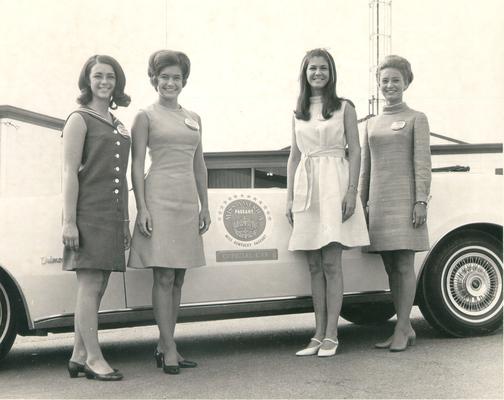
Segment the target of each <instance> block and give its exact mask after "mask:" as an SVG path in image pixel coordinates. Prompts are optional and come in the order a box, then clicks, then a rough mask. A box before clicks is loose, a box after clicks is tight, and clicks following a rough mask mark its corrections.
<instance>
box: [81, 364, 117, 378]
mask: <svg viewBox="0 0 504 400" xmlns="http://www.w3.org/2000/svg"><path fill="white" fill-rule="evenodd" d="M84 373H85V374H86V378H87V379H96V380H97V381H120V380H121V379H122V378H123V377H124V376H123V374H121V373H120V372H119V371H118V370H117V369H114V371H112V372H109V373H108V374H99V373H97V372H95V371H93V370H92V369H91V368H90V367H89V366H88V365H87V364H84Z"/></svg>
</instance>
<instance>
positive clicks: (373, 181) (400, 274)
mask: <svg viewBox="0 0 504 400" xmlns="http://www.w3.org/2000/svg"><path fill="white" fill-rule="evenodd" d="M376 77H377V80H378V84H379V87H380V90H381V92H382V93H383V97H384V98H385V101H386V105H385V106H384V107H383V112H382V114H380V115H379V116H377V117H374V118H371V119H369V120H368V121H367V125H366V132H365V135H364V140H363V155H362V168H361V170H362V176H361V199H362V202H363V204H364V206H365V207H367V208H368V216H369V239H370V242H371V245H370V246H369V250H370V251H372V252H378V253H380V255H381V257H382V259H383V263H384V265H385V269H386V271H387V274H388V278H389V285H390V290H391V294H392V299H393V302H394V306H395V309H396V312H397V323H396V326H395V329H394V333H393V335H392V336H391V337H389V338H388V339H387V340H386V341H384V342H382V343H377V344H376V347H378V348H385V349H389V350H390V351H403V350H406V348H407V346H408V345H412V344H414V343H415V339H416V336H415V331H414V330H413V328H412V327H411V323H410V319H409V315H410V312H411V308H412V306H413V301H414V298H415V291H416V278H415V271H414V257H415V252H417V251H425V250H428V249H429V237H428V232H427V225H426V223H425V222H426V220H427V201H428V199H429V192H430V183H431V158H430V145H429V135H430V130H429V124H428V122H427V117H426V116H425V114H423V113H421V112H419V111H415V110H412V109H411V108H409V107H408V106H407V105H406V103H404V102H403V92H404V91H405V90H406V89H407V88H408V86H409V85H410V84H411V81H412V80H413V73H412V72H411V66H410V63H409V62H408V61H407V60H406V59H404V58H402V57H399V56H388V57H386V58H385V59H384V60H383V61H382V62H381V63H380V65H379V66H378V69H377V72H376Z"/></svg>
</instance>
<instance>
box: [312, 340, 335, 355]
mask: <svg viewBox="0 0 504 400" xmlns="http://www.w3.org/2000/svg"><path fill="white" fill-rule="evenodd" d="M325 341H328V342H331V343H332V344H333V345H334V346H332V347H331V348H330V349H323V348H320V349H319V350H318V353H317V356H319V357H332V356H334V355H335V354H336V350H338V345H339V342H338V339H336V340H333V339H330V338H325V339H324V340H322V342H325Z"/></svg>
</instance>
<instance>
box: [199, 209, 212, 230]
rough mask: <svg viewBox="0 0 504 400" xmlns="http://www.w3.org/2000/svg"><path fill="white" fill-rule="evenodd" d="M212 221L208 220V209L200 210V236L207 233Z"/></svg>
mask: <svg viewBox="0 0 504 400" xmlns="http://www.w3.org/2000/svg"><path fill="white" fill-rule="evenodd" d="M211 222H212V221H211V220H210V212H209V211H208V208H203V209H201V211H200V213H199V233H200V235H203V234H204V233H205V232H206V231H208V228H210V223H211Z"/></svg>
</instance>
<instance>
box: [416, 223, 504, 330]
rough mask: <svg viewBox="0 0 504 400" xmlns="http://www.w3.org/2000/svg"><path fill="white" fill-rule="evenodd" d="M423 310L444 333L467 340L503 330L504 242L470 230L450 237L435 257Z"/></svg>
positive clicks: (427, 272)
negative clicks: (499, 328) (499, 329)
mask: <svg viewBox="0 0 504 400" xmlns="http://www.w3.org/2000/svg"><path fill="white" fill-rule="evenodd" d="M420 282H421V284H420V292H421V293H420V298H419V306H420V310H421V311H422V314H423V315H424V317H425V319H427V321H429V323H430V324H431V325H432V326H433V327H434V328H436V329H438V330H439V331H441V332H442V333H447V334H449V335H452V336H457V337H465V336H474V335H482V334H488V333H491V332H493V331H495V330H496V329H497V328H498V327H500V326H502V242H501V241H499V240H497V239H495V238H494V237H493V236H491V235H489V234H487V233H485V232H480V231H475V230H470V231H469V230H468V231H463V232H459V233H457V234H456V235H454V236H452V237H450V238H448V239H447V240H446V241H444V243H442V244H441V247H440V248H439V249H437V250H435V252H434V253H433V254H432V255H431V256H430V257H429V260H428V262H427V265H426V266H425V269H424V271H423V274H422V277H421V281H420Z"/></svg>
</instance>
